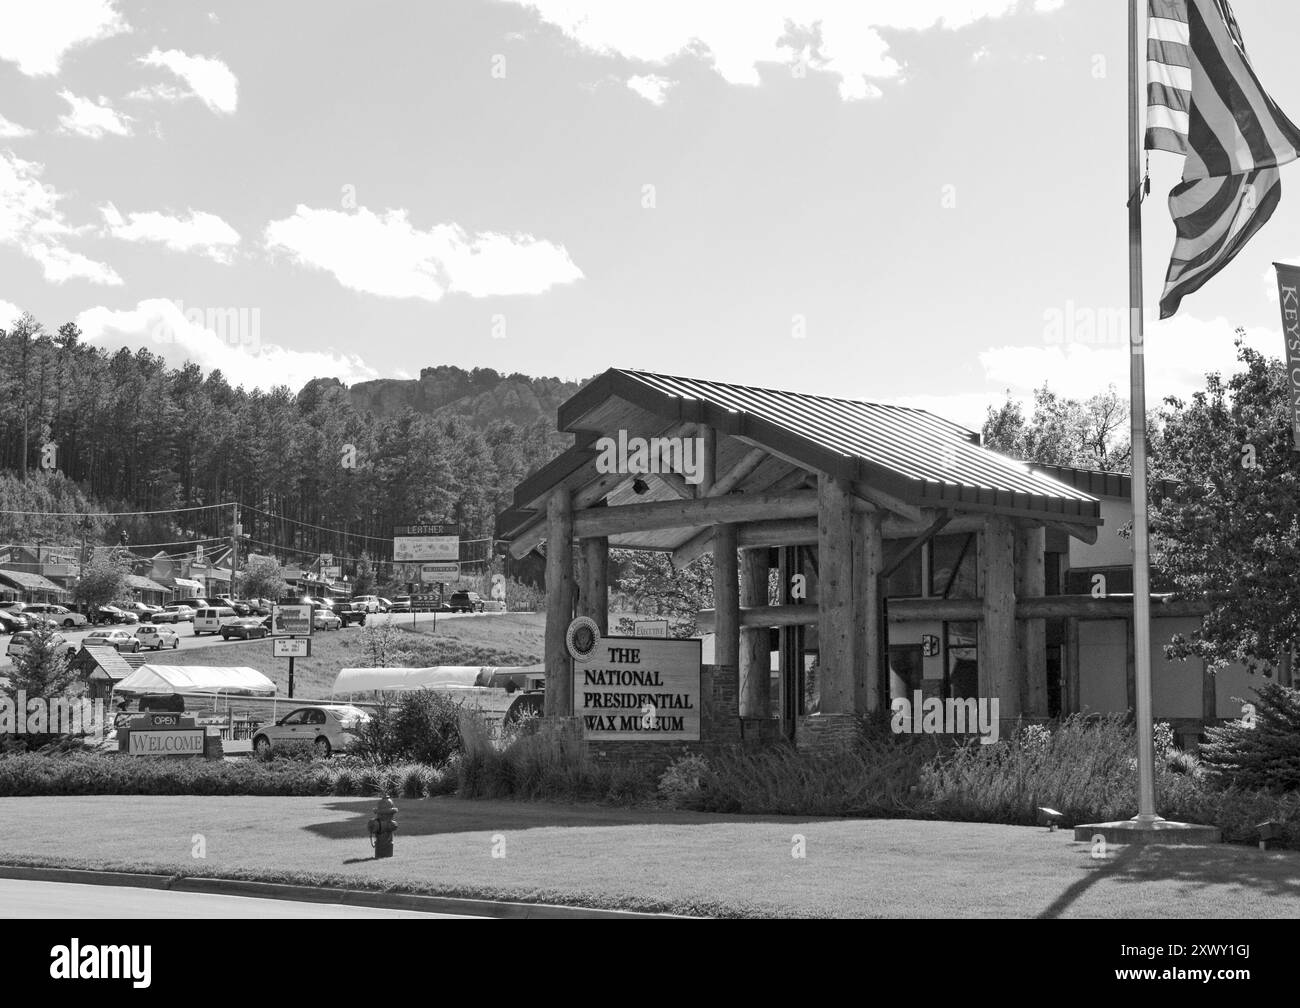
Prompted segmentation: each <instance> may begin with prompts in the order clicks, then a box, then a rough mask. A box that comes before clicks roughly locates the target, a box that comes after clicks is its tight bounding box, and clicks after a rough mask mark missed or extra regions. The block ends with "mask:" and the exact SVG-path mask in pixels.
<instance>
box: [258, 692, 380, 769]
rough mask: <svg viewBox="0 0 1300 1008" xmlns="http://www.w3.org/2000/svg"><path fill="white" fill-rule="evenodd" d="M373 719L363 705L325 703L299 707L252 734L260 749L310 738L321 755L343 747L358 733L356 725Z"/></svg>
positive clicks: (265, 750)
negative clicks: (362, 707)
mask: <svg viewBox="0 0 1300 1008" xmlns="http://www.w3.org/2000/svg"><path fill="white" fill-rule="evenodd" d="M369 720H370V715H369V714H367V713H366V712H365V711H363V710H362V709H361V708H360V707H353V706H351V705H350V704H322V705H320V706H318V707H299V708H298V709H297V710H293V711H290V712H289V713H288V714H286V715H285V716H284V717H282V718H280V720H279V721H277V722H275V724H271V725H264V726H262V727H261V728H259V729H257V731H256V732H255V733H254V735H253V748H254V749H255V750H256V751H257V752H259V753H265V752H268V751H269V750H270V749H271V747H272V746H276V745H284V744H285V743H287V742H310V743H311V744H312V745H313V746H315V747H316V752H317V753H318V754H320V755H321V756H328V755H329V754H330V753H331V752H334V751H335V750H336V749H344V748H346V747H347V744H348V743H349V742H350V741H351V740H352V739H353V738H354V737H355V736H356V733H357V729H359V728H360V727H361V725H363V724H365V722H367V721H369Z"/></svg>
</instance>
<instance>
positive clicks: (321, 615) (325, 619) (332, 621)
mask: <svg viewBox="0 0 1300 1008" xmlns="http://www.w3.org/2000/svg"><path fill="white" fill-rule="evenodd" d="M311 625H312V626H313V627H314V628H315V629H317V630H338V629H339V628H340V627H342V626H343V620H342V619H340V618H339V616H338V614H337V613H335V612H334V610H332V609H313V610H312V612H311Z"/></svg>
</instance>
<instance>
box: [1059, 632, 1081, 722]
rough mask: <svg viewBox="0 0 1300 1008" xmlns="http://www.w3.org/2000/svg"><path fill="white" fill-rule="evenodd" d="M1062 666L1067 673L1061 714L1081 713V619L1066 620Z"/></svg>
mask: <svg viewBox="0 0 1300 1008" xmlns="http://www.w3.org/2000/svg"><path fill="white" fill-rule="evenodd" d="M1061 666H1062V668H1063V670H1064V672H1065V684H1064V686H1065V688H1064V689H1063V690H1062V697H1061V707H1062V710H1061V713H1062V714H1066V715H1069V714H1078V713H1079V709H1080V708H1079V619H1078V617H1077V616H1067V617H1066V620H1065V648H1064V650H1063V652H1062V654H1061Z"/></svg>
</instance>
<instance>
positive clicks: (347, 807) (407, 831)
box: [303, 797, 892, 840]
mask: <svg viewBox="0 0 1300 1008" xmlns="http://www.w3.org/2000/svg"><path fill="white" fill-rule="evenodd" d="M377 801H378V799H377V798H340V799H338V800H336V801H332V802H328V803H327V804H326V805H325V808H327V809H328V810H329V811H331V812H342V813H347V814H348V815H349V817H350V818H348V819H345V820H338V821H334V822H320V823H312V824H310V825H307V826H305V827H303V828H304V829H305V830H307V831H308V832H309V833H312V834H314V835H315V836H318V837H323V838H325V839H329V840H341V839H347V838H350V837H357V836H362V837H364V836H366V822H367V820H369V819H370V818H372V817H373V816H374V814H375V804H376V802H377ZM393 801H394V802H395V803H396V805H397V825H398V836H399V837H400V836H406V837H415V836H439V835H445V834H454V833H504V832H508V831H512V830H529V829H571V828H592V829H594V828H604V829H610V828H617V827H620V826H705V825H710V824H719V823H730V824H737V823H751V824H764V823H766V824H771V825H776V826H781V827H783V828H784V827H786V826H798V825H800V824H806V823H819V822H839V823H843V822H860V823H861V824H862V826H863V828H864V830H868V829H870V827H871V824H872V823H873V822H876V821H881V822H886V821H892V820H873V819H860V820H859V819H845V818H840V817H836V816H783V815H770V816H764V815H729V814H726V815H724V814H717V815H714V814H710V813H707V812H685V811H677V810H673V809H654V808H625V807H622V806H615V805H562V804H554V803H550V802H528V801H512V800H500V801H497V800H490V799H482V800H479V799H475V800H470V801H467V800H463V799H460V798H455V797H441V798H407V799H402V798H400V797H397V798H394V799H393ZM865 839H867V838H866V837H865V836H864V840H865Z"/></svg>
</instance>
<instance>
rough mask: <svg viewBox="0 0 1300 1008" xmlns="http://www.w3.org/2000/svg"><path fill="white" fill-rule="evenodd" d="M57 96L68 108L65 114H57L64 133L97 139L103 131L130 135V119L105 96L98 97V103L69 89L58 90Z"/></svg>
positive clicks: (118, 134) (117, 134)
mask: <svg viewBox="0 0 1300 1008" xmlns="http://www.w3.org/2000/svg"><path fill="white" fill-rule="evenodd" d="M59 97H60V98H62V99H63V100H64V101H66V102H67V103H68V105H69V106H70V108H69V109H68V112H67V113H66V114H65V115H61V116H59V125H60V126H61V127H63V131H64V132H65V133H75V134H77V135H78V136H85V137H90V138H91V139H92V140H98V139H99V138H100V137H102V136H103V135H104V134H105V133H112V134H113V135H114V136H130V135H131V123H132V121H133V120H132V119H131V117H130V116H128V115H123V114H122V113H120V112H116V111H114V109H113V108H112V106H110V105H109V104H108V99H107V98H100V99H99V101H98V103H96V102H93V101H91V100H90V99H89V98H79V97H78V96H77V95H74V94H73V93H72V92H71V91H60V92H59Z"/></svg>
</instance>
